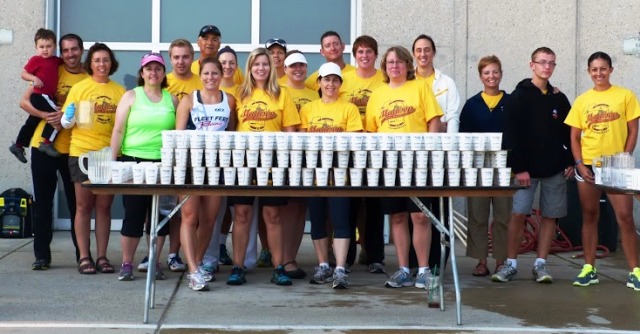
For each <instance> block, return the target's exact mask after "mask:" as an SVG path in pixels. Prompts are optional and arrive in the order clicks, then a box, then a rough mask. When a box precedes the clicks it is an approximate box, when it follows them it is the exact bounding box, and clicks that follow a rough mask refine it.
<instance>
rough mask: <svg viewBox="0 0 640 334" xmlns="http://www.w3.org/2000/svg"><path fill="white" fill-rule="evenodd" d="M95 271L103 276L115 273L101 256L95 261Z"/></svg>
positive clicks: (107, 261)
mask: <svg viewBox="0 0 640 334" xmlns="http://www.w3.org/2000/svg"><path fill="white" fill-rule="evenodd" d="M96 270H97V271H98V272H99V273H103V274H113V273H114V272H115V271H116V270H115V268H114V267H113V266H112V265H111V262H110V261H109V259H107V257H106V256H101V257H99V258H98V259H97V260H96Z"/></svg>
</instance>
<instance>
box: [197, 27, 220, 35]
mask: <svg viewBox="0 0 640 334" xmlns="http://www.w3.org/2000/svg"><path fill="white" fill-rule="evenodd" d="M206 34H214V35H218V36H222V34H221V33H220V29H218V27H216V26H214V25H206V26H204V27H202V29H200V33H199V34H198V37H202V36H204V35H206Z"/></svg>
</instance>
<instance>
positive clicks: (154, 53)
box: [142, 52, 162, 59]
mask: <svg viewBox="0 0 640 334" xmlns="http://www.w3.org/2000/svg"><path fill="white" fill-rule="evenodd" d="M151 56H157V57H162V55H161V54H160V53H158V52H147V53H145V54H144V56H142V59H144V58H147V57H151Z"/></svg>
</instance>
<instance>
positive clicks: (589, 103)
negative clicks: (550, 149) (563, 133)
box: [564, 86, 640, 165]
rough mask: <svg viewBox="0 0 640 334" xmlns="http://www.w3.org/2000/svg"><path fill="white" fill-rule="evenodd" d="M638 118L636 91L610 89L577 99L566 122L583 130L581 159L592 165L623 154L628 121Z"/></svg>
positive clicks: (612, 87)
mask: <svg viewBox="0 0 640 334" xmlns="http://www.w3.org/2000/svg"><path fill="white" fill-rule="evenodd" d="M638 117H640V106H639V105H638V99H637V98H636V96H635V95H634V94H633V92H632V91H630V90H628V89H626V88H623V87H620V86H611V88H609V89H607V90H606V91H596V90H593V89H590V90H588V91H586V92H585V93H583V94H582V95H580V96H578V97H577V98H576V100H575V102H574V103H573V107H571V110H570V111H569V115H567V118H566V119H565V120H564V122H565V124H567V125H570V126H572V127H574V128H578V129H581V130H582V139H581V140H580V144H581V145H582V160H583V161H584V163H585V164H586V165H590V164H591V163H592V160H593V159H594V158H597V157H599V156H602V155H611V154H615V153H620V152H622V151H624V146H625V143H626V141H627V135H628V133H627V130H628V129H627V122H629V121H631V120H634V119H636V118H638Z"/></svg>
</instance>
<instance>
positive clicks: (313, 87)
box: [304, 64, 356, 91]
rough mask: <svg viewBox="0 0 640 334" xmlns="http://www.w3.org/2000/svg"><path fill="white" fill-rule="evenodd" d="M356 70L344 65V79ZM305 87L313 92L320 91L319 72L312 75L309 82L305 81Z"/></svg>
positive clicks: (308, 79)
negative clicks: (347, 74)
mask: <svg viewBox="0 0 640 334" xmlns="http://www.w3.org/2000/svg"><path fill="white" fill-rule="evenodd" d="M355 69H356V68H355V67H353V66H351V65H350V64H344V68H343V69H342V77H344V75H345V74H346V73H348V72H351V71H353V70H355ZM304 85H305V86H307V88H309V89H311V90H315V91H318V89H319V88H320V85H318V71H315V72H313V73H311V75H310V76H308V77H307V80H305V81H304Z"/></svg>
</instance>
